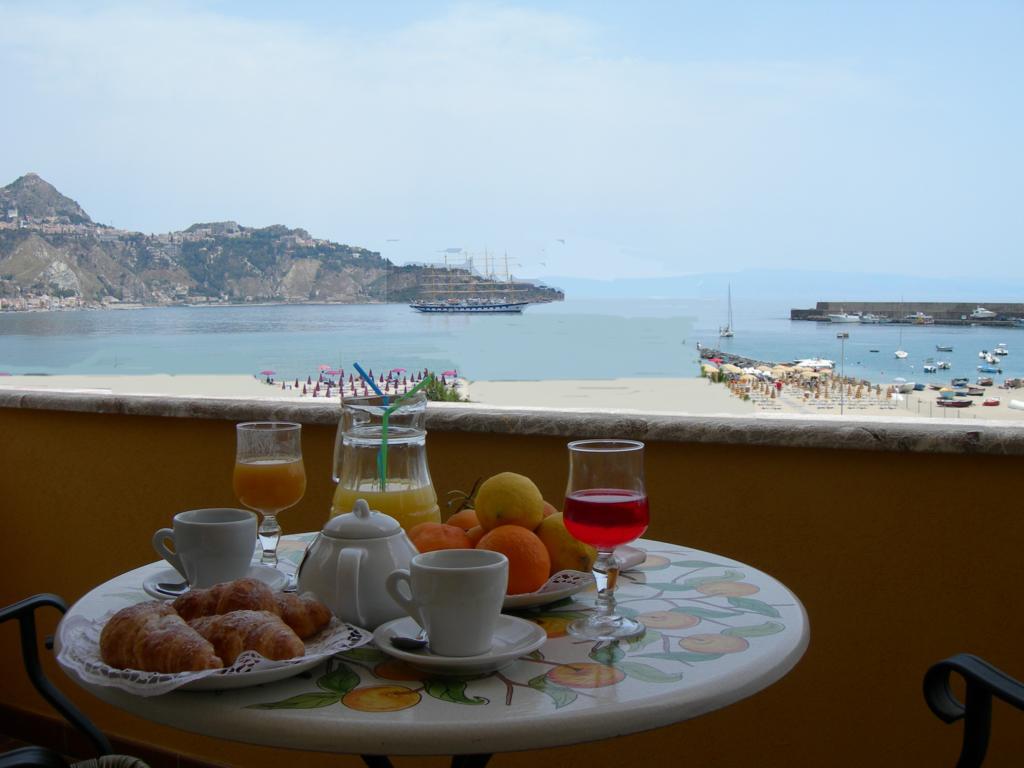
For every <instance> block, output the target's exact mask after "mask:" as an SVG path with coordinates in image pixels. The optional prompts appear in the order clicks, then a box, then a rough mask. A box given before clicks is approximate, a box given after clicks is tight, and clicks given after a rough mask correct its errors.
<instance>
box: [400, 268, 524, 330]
mask: <svg viewBox="0 0 1024 768" xmlns="http://www.w3.org/2000/svg"><path fill="white" fill-rule="evenodd" d="M490 267H491V264H490V262H489V255H488V254H487V253H484V274H478V273H477V272H476V271H475V270H474V269H473V257H472V256H466V257H465V258H464V261H463V262H462V263H460V264H457V265H452V264H449V262H448V254H447V253H446V254H445V259H444V264H443V266H442V265H438V266H437V268H435V269H434V270H432V271H431V272H430V277H429V282H428V283H427V284H426V285H424V287H423V298H422V299H419V300H416V301H413V302H412V303H411V304H410V305H409V306H410V307H411V308H412V309H415V310H416V311H417V312H423V313H426V314H473V315H519V314H522V312H523V309H524V308H525V307H526V306H527V305H529V304H530V303H531V302H529V301H526V300H523V299H517V298H516V297H515V294H516V292H518V291H522V290H525V288H522V287H519V286H517V285H516V284H515V282H514V281H513V280H512V278H511V276H510V275H509V271H508V254H505V279H504V280H503V281H499V280H498V279H496V276H495V275H494V273H493V272H492V271H491V269H490Z"/></svg>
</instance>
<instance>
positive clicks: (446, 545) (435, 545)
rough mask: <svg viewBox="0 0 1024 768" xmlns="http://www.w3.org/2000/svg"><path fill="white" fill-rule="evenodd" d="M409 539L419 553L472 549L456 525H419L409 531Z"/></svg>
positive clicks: (465, 536) (467, 537) (462, 531)
mask: <svg viewBox="0 0 1024 768" xmlns="http://www.w3.org/2000/svg"><path fill="white" fill-rule="evenodd" d="M409 539H410V540H411V541H412V543H413V546H414V547H416V549H418V550H419V551H420V552H433V551H434V550H435V549H472V548H473V542H472V541H470V538H469V536H467V535H466V532H465V531H464V530H462V529H461V528H459V527H458V526H457V525H445V524H444V523H420V524H419V525H415V526H413V527H412V528H411V529H410V530H409Z"/></svg>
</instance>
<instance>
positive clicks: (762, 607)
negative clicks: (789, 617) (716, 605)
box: [729, 597, 782, 619]
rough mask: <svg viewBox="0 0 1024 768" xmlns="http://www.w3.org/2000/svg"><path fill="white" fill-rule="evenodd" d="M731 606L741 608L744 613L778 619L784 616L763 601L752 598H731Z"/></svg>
mask: <svg viewBox="0 0 1024 768" xmlns="http://www.w3.org/2000/svg"><path fill="white" fill-rule="evenodd" d="M729 605H732V606H735V607H736V608H741V609H742V610H744V611H751V612H753V613H760V614H761V615H762V616H771V617H772V618H776V619H777V618H779V617H780V616H781V615H782V614H780V613H779V612H778V611H777V610H775V608H773V607H772V606H770V605H768V603H765V602H762V601H761V600H755V599H754V598H752V597H730V598H729Z"/></svg>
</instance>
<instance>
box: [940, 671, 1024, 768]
mask: <svg viewBox="0 0 1024 768" xmlns="http://www.w3.org/2000/svg"><path fill="white" fill-rule="evenodd" d="M954 672H956V673H957V674H959V675H960V676H961V677H963V678H964V681H965V682H966V683H967V694H966V696H965V697H964V701H963V702H961V701H960V700H959V699H957V698H956V696H954V695H953V691H952V689H951V688H950V685H949V679H950V675H952V673H954ZM993 696H995V697H996V698H999V699H1002V700H1003V701H1005V702H1006V703H1007V704H1010V705H1011V706H1013V707H1016V708H1017V709H1020V710H1024V684H1022V683H1021V682H1020V681H1018V680H1016V679H1014V678H1013V677H1010V676H1009V675H1007V674H1006V673H1005V672H1003V671H1002V670H1000V669H998V668H997V667H994V666H992V665H991V664H989V663H988V662H987V661H985V660H984V659H981V658H979V657H977V656H974V655H972V654H969V653H958V654H956V655H955V656H950V657H949V658H948V659H945V660H943V661H940V662H938V663H937V664H933V665H932V666H931V668H929V670H928V671H927V672H926V673H925V676H924V699H925V701H926V702H927V703H928V707H929V708H930V709H931V711H932V712H933V713H934V714H935V716H936V717H938V718H939V719H940V720H942V721H943V722H945V723H955V722H956V721H957V720H961V719H962V720H963V721H964V738H963V745H962V747H961V750H960V760H959V762H958V763H957V768H975V767H976V766H980V765H981V763H982V761H983V760H984V759H985V753H986V751H987V750H988V740H989V733H990V730H991V725H992V697H993Z"/></svg>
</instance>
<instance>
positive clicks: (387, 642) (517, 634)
mask: <svg viewBox="0 0 1024 768" xmlns="http://www.w3.org/2000/svg"><path fill="white" fill-rule="evenodd" d="M419 631H420V625H419V624H417V623H416V622H415V621H414V620H413V619H411V618H409V617H406V618H404V619H395V620H394V621H389V622H388V623H387V624H381V625H380V626H379V627H377V629H376V631H375V632H374V633H373V641H374V643H376V645H377V647H378V648H380V649H381V650H382V651H384V653H386V654H388V655H389V656H394V657H395V658H396V659H401V660H402V661H405V662H408V663H409V664H412V665H413V666H414V667H419V668H420V669H422V670H425V671H427V672H435V673H437V674H444V675H480V674H486V673H488V672H494V671H496V670H499V669H501V668H502V667H505V666H508V665H509V664H511V663H512V662H514V661H515V660H516V659H518V658H519V657H520V656H525V655H526V654H528V653H530V652H531V651H535V650H537V649H538V648H540V647H541V646H542V645H544V641H545V640H547V639H548V636H547V633H546V632H545V631H544V630H543V629H541V628H540V627H539V626H537V625H536V624H534V623H533V622H532V621H526V620H525V619H519V618H516V617H515V616H506V615H505V614H502V615H501V616H499V617H498V626H497V628H496V629H495V631H494V641H493V643H492V645H491V650H490V652H489V653H482V654H480V655H479V656H437V655H436V654H433V653H431V652H430V648H424V649H422V650H419V651H400V650H399V649H398V648H395V647H394V646H393V645H392V644H391V638H392V637H415V636H416V635H417V634H418V633H419Z"/></svg>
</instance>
